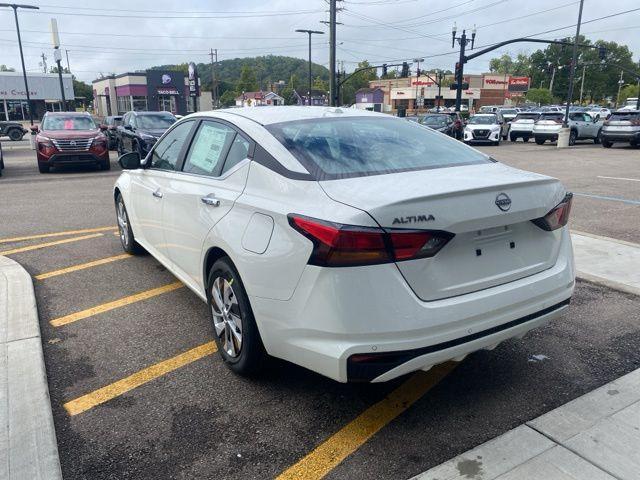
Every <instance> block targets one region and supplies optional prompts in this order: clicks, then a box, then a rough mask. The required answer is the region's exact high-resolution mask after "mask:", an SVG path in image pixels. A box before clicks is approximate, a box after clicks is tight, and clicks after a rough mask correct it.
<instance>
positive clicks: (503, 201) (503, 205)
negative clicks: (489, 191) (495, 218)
mask: <svg viewBox="0 0 640 480" xmlns="http://www.w3.org/2000/svg"><path fill="white" fill-rule="evenodd" d="M496 205H497V206H498V208H499V209H500V210H502V211H503V212H507V211H508V210H509V209H510V208H511V199H510V198H509V195H507V194H506V193H500V194H498V196H497V197H496Z"/></svg>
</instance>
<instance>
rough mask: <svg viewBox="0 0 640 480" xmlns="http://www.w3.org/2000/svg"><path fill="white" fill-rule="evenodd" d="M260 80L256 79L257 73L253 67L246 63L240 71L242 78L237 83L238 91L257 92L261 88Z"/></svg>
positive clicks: (239, 92)
mask: <svg viewBox="0 0 640 480" xmlns="http://www.w3.org/2000/svg"><path fill="white" fill-rule="evenodd" d="M259 88H260V87H259V85H258V81H257V80H256V74H255V72H254V71H253V68H251V67H249V66H248V65H245V66H244V67H242V70H241V71H240V78H239V79H238V83H236V92H237V93H238V94H241V93H242V92H255V91H257V90H258V89H259Z"/></svg>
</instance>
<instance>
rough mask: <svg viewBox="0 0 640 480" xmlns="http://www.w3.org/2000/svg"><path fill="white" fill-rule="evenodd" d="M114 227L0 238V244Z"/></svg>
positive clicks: (100, 230) (92, 231) (99, 230)
mask: <svg viewBox="0 0 640 480" xmlns="http://www.w3.org/2000/svg"><path fill="white" fill-rule="evenodd" d="M114 228H116V227H98V228H85V229H83V230H67V231H66V232H55V233H41V234H39V235H28V236H26V237H13V238H0V243H10V242H22V241H24V240H35V239H36V238H49V237H63V236H65V235H78V234H80V233H95V232H104V231H106V230H113V229H114Z"/></svg>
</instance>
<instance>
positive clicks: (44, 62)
mask: <svg viewBox="0 0 640 480" xmlns="http://www.w3.org/2000/svg"><path fill="white" fill-rule="evenodd" d="M40 58H42V61H41V62H40V65H41V66H42V73H47V56H46V55H45V54H44V52H42V54H41V55H40Z"/></svg>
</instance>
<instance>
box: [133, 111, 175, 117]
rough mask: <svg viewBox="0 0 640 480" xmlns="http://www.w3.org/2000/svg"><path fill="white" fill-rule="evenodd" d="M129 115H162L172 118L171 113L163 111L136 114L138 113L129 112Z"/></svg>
mask: <svg viewBox="0 0 640 480" xmlns="http://www.w3.org/2000/svg"><path fill="white" fill-rule="evenodd" d="M129 113H133V114H134V115H160V114H164V115H171V116H173V113H171V112H165V111H164V110H163V111H161V112H138V111H135V110H132V111H131V112H129Z"/></svg>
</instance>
